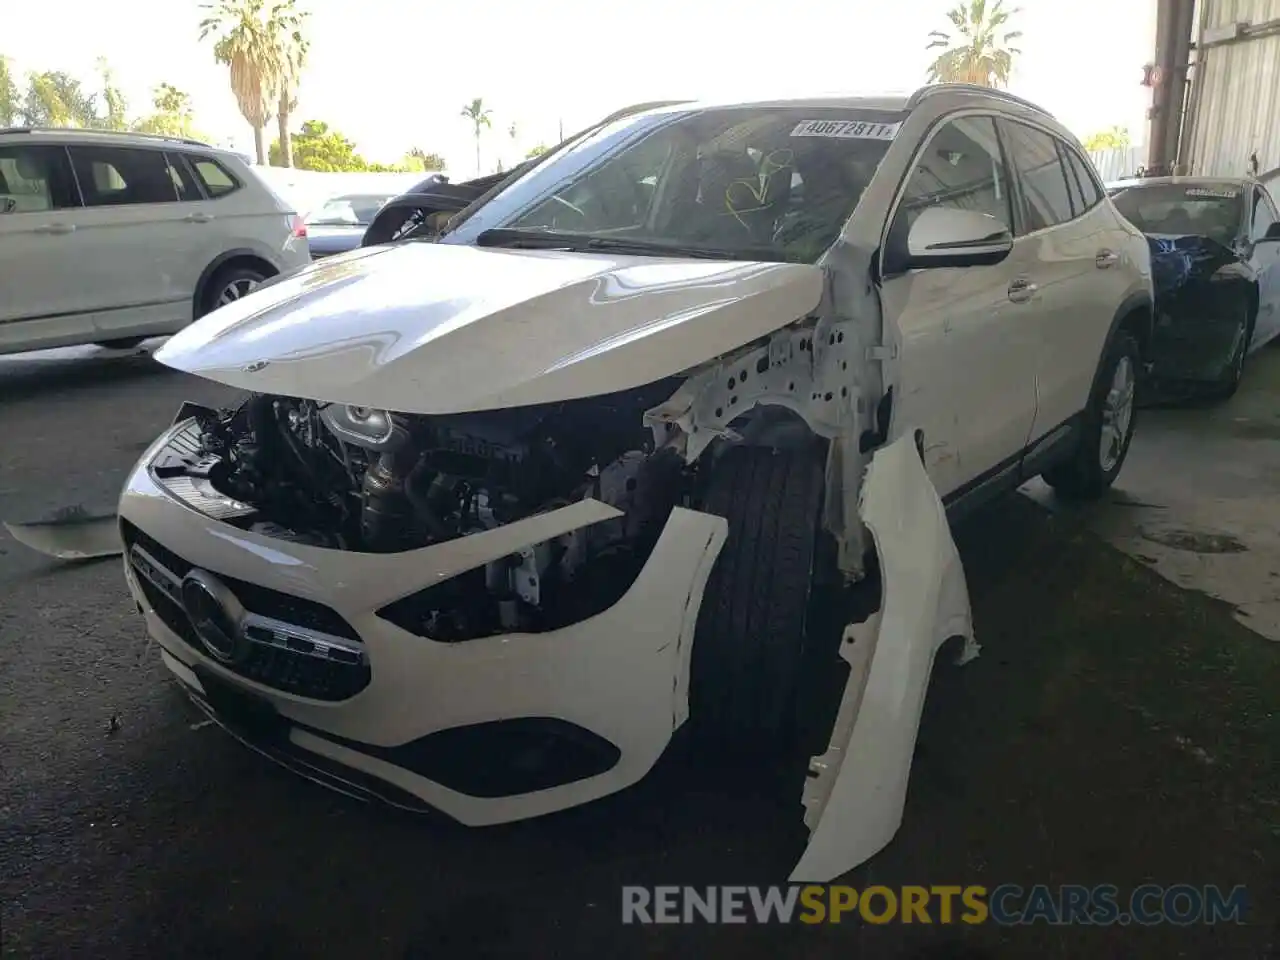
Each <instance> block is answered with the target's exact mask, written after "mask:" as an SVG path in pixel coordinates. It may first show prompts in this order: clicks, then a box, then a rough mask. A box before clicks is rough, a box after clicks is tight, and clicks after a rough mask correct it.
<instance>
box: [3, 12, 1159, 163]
mask: <svg viewBox="0 0 1280 960" xmlns="http://www.w3.org/2000/svg"><path fill="white" fill-rule="evenodd" d="M72 2H73V9H68V8H66V7H64V8H63V14H62V15H61V16H62V17H63V19H64V21H65V22H67V23H74V24H75V29H74V30H53V29H50V28H49V19H48V9H47V8H45V7H43V6H42V5H41V4H30V3H27V4H6V5H5V13H4V16H3V18H0V23H2V24H3V29H0V54H5V55H7V56H10V57H12V58H13V59H14V60H15V66H16V67H17V69H18V71H19V72H22V71H25V70H33V69H34V70H52V69H61V70H66V71H68V72H70V73H72V74H74V75H77V76H79V77H81V78H82V79H84V80H85V81H94V63H95V61H96V59H97V58H98V57H99V56H105V57H107V58H108V60H109V61H110V63H111V65H112V66H113V67H114V69H115V71H116V75H117V82H118V83H119V84H120V85H121V87H122V88H123V89H124V92H125V94H126V96H127V97H128V99H129V105H130V108H131V110H132V111H133V112H135V113H142V112H143V111H144V110H145V109H146V108H147V107H149V106H150V100H151V95H150V91H151V88H152V87H153V86H155V85H156V84H157V83H159V82H161V81H166V82H169V83H172V84H174V85H175V86H177V87H179V88H180V89H183V90H186V91H188V92H189V93H190V94H191V95H192V98H193V101H194V104H195V108H196V117H197V122H198V125H199V127H200V129H201V130H202V131H204V132H205V133H206V134H207V135H209V136H211V137H215V138H217V139H218V141H219V142H230V143H232V144H234V145H235V146H236V147H237V148H239V149H241V150H244V151H246V152H250V151H251V147H252V143H253V141H252V135H251V132H250V130H249V128H248V126H247V124H245V122H244V121H243V119H241V117H240V114H239V112H238V111H237V109H236V104H235V99H234V97H233V96H232V94H231V89H230V82H229V79H228V76H227V71H226V70H225V68H223V67H220V66H218V65H216V64H215V63H214V62H213V55H212V52H211V50H210V47H209V45H208V44H207V43H206V44H201V43H199V42H198V41H197V24H198V22H199V21H200V19H201V16H202V12H201V10H200V8H199V4H198V2H197V0H117V2H115V3H111V4H105V3H91V2H89V0H72ZM954 2H955V0H892V2H890V3H883V2H872V0H786V2H783V0H769V2H763V0H701V2H697V0H643V2H632V3H623V2H620V0H550V2H547V3H541V4H530V3H519V2H516V0H469V2H468V3H467V4H465V5H464V4H451V5H443V4H434V3H423V2H420V0H358V2H352V0H299V3H300V6H302V7H303V8H304V9H308V10H310V11H311V13H312V16H311V19H310V27H309V31H308V32H309V35H310V39H311V56H310V64H309V66H308V69H307V71H306V73H305V74H304V77H303V82H302V91H301V102H300V104H299V108H298V112H297V114H296V119H295V129H296V126H297V125H298V124H300V123H301V122H302V121H303V120H307V119H321V120H325V121H328V122H329V124H330V125H331V126H334V127H337V128H338V129H339V130H341V131H342V132H343V133H345V134H346V135H347V136H348V137H350V138H351V139H352V140H354V141H356V143H357V145H358V149H359V150H360V151H361V152H362V153H363V154H364V155H365V156H366V157H368V158H369V159H371V160H381V161H383V162H390V161H395V160H398V159H399V158H400V157H401V156H402V155H403V153H404V152H405V150H406V149H408V148H409V147H411V146H415V145H416V146H419V147H421V148H423V149H424V150H427V151H433V152H437V153H441V154H443V155H444V156H445V158H446V160H447V161H448V164H449V169H450V171H451V172H452V173H454V174H455V176H466V175H472V174H474V170H475V148H474V141H473V140H472V136H471V128H470V124H469V123H468V122H467V121H466V120H464V119H463V118H462V117H461V116H459V113H460V111H461V109H462V107H463V105H464V104H466V103H467V102H469V101H470V100H471V99H472V98H474V97H483V98H484V101H485V103H486V104H487V105H488V106H490V107H492V108H493V130H492V131H490V132H488V133H487V134H486V135H485V138H484V141H483V142H482V153H483V163H484V167H485V170H486V171H487V170H491V169H493V165H494V162H495V160H496V159H497V157H499V156H501V157H502V158H503V159H504V161H505V162H506V164H507V165H508V166H509V165H510V164H511V163H512V162H513V160H514V159H515V158H516V157H518V156H523V155H524V154H525V152H526V151H527V150H528V149H529V148H530V147H531V146H533V145H535V144H537V143H538V142H540V141H542V142H546V143H554V142H555V140H556V139H557V132H558V129H559V124H560V122H561V121H563V124H564V132H565V133H566V134H569V133H572V132H574V131H576V130H577V129H579V128H581V127H584V126H586V125H588V124H590V123H593V122H595V121H596V120H599V119H601V118H603V117H604V116H605V115H606V114H608V113H611V112H612V111H614V110H616V109H618V108H620V107H623V106H626V105H628V104H631V103H636V102H640V101H645V100H657V99H663V98H700V97H708V98H714V97H737V96H755V95H788V94H792V93H826V92H842V93H857V92H888V91H894V92H897V91H909V90H912V89H914V88H915V87H917V86H919V85H920V84H922V83H923V82H924V79H925V70H926V67H927V65H928V63H929V61H930V59H931V57H932V53H931V52H928V51H926V50H925V45H926V42H927V35H928V33H929V31H930V30H934V29H944V30H945V29H947V28H949V27H950V23H949V22H948V21H947V19H946V17H945V11H946V10H947V9H948V8H949V7H951V6H953V5H954ZM1015 4H1016V0H1012V2H1007V5H1010V6H1012V5H1015ZM1020 6H1021V8H1022V9H1021V12H1020V13H1018V14H1017V16H1016V19H1015V24H1014V25H1015V26H1016V27H1017V28H1018V29H1021V30H1022V31H1023V34H1024V36H1023V38H1022V40H1021V41H1020V46H1021V48H1022V51H1023V53H1022V56H1021V57H1019V58H1017V60H1016V64H1015V72H1014V77H1013V82H1012V83H1011V85H1010V89H1011V90H1012V91H1013V92H1014V93H1018V94H1021V95H1023V96H1025V97H1028V98H1030V99H1032V100H1035V101H1037V102H1039V103H1040V104H1041V105H1043V106H1044V107H1046V108H1047V109H1049V110H1050V111H1052V112H1053V113H1055V114H1056V115H1057V116H1058V118H1059V119H1060V120H1062V122H1064V123H1065V124H1066V125H1067V126H1069V127H1070V128H1072V129H1073V130H1074V131H1075V132H1076V133H1077V134H1078V135H1080V136H1084V135H1086V134H1088V133H1091V132H1093V131H1095V130H1100V129H1105V128H1107V127H1110V126H1112V125H1121V126H1127V127H1129V129H1130V131H1131V133H1132V135H1133V138H1134V140H1135V141H1136V142H1141V141H1144V140H1145V138H1146V129H1145V128H1146V122H1145V119H1144V115H1145V111H1146V107H1147V104H1148V102H1149V99H1148V95H1149V91H1148V90H1146V89H1144V88H1143V87H1141V86H1140V85H1139V80H1140V78H1141V66H1142V64H1143V63H1144V62H1146V61H1148V60H1149V59H1151V57H1152V53H1153V44H1154V36H1155V0H1073V2H1072V3H1064V2H1063V0H1021V4H1020ZM18 38H21V41H20V42H18ZM513 122H514V123H515V124H516V125H517V135H516V139H515V140H514V141H512V139H511V137H510V136H509V134H508V129H509V128H510V126H511V124H512V123H513Z"/></svg>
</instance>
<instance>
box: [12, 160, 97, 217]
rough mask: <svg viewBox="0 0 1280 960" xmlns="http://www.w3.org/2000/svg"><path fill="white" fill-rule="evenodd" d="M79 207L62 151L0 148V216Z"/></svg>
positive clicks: (68, 164) (69, 169)
mask: <svg viewBox="0 0 1280 960" xmlns="http://www.w3.org/2000/svg"><path fill="white" fill-rule="evenodd" d="M77 206H79V201H78V200H77V198H76V195H75V186H74V181H73V180H72V178H71V164H70V163H69V162H68V161H67V152H66V151H65V150H64V149H63V148H62V147H49V146H35V145H23V146H18V147H0V216H4V215H6V214H16V213H41V212H44V211H46V210H64V209H67V208H70V207H77Z"/></svg>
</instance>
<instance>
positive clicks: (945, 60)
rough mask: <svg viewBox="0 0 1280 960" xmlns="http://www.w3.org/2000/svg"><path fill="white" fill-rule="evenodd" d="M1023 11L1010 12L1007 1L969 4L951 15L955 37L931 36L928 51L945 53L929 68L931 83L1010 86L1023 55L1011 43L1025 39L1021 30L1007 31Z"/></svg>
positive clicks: (939, 32) (973, 0)
mask: <svg viewBox="0 0 1280 960" xmlns="http://www.w3.org/2000/svg"><path fill="white" fill-rule="evenodd" d="M1019 12H1021V10H1020V8H1015V9H1013V10H1006V9H1005V8H1004V0H995V2H994V3H991V4H988V3H987V0H969V2H968V3H964V2H961V3H959V4H957V5H956V6H955V7H953V8H952V9H951V10H949V11H948V12H947V19H949V20H950V21H951V23H952V25H954V27H955V30H956V32H955V35H954V36H953V35H952V34H949V33H946V32H944V31H942V30H934V31H932V32H931V33H930V34H929V45H928V47H926V48H925V49H927V50H933V49H936V48H939V47H940V48H942V49H943V51H944V52H943V53H940V54H939V55H938V58H937V59H936V60H934V61H933V63H932V64H930V66H929V82H930V83H937V82H942V83H976V84H978V85H979V86H983V87H1001V86H1007V85H1008V83H1009V74H1010V72H1011V71H1012V69H1013V57H1014V55H1016V54H1020V53H1022V51H1021V50H1019V49H1018V48H1017V47H1012V46H1010V45H1009V44H1010V42H1011V41H1014V40H1017V39H1018V38H1019V37H1020V36H1022V31H1021V30H1006V29H1005V27H1006V26H1007V24H1008V22H1009V18H1010V17H1011V16H1013V15H1014V14H1016V13H1019Z"/></svg>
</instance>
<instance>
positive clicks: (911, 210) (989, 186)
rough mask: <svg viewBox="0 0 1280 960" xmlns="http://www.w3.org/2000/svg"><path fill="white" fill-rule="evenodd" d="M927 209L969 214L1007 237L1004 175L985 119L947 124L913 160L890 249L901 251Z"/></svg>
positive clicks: (1008, 224)
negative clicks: (996, 225) (993, 223)
mask: <svg viewBox="0 0 1280 960" xmlns="http://www.w3.org/2000/svg"><path fill="white" fill-rule="evenodd" d="M929 207H949V208H952V209H955V210H973V211H976V212H978V213H985V214H987V215H989V216H992V217H995V218H996V219H997V220H999V221H1000V222H1001V223H1003V224H1004V225H1005V226H1006V227H1008V228H1009V231H1010V232H1012V231H1013V214H1012V208H1011V206H1010V202H1009V172H1008V170H1007V169H1006V167H1005V162H1004V157H1003V156H1002V154H1001V151H1000V142H999V140H998V139H997V137H996V128H995V123H994V121H993V120H992V119H991V118H990V117H962V118H960V119H957V120H950V121H948V122H947V123H946V124H945V125H944V126H943V127H941V128H940V129H939V130H938V132H937V133H936V134H935V135H934V136H933V138H932V139H931V140H930V141H929V142H928V145H927V146H926V147H925V148H924V151H923V152H922V153H921V154H920V155H919V156H918V157H917V159H916V166H915V169H914V170H912V172H911V176H910V178H909V179H908V180H907V185H906V188H905V190H904V191H903V194H902V201H901V203H900V204H899V206H898V212H897V214H896V215H895V217H894V221H893V228H892V230H891V231H890V236H891V239H890V246H894V247H900V248H901V249H904V250H905V248H906V238H907V235H908V234H909V233H910V231H911V226H912V224H914V223H915V221H916V218H917V217H918V216H919V215H920V213H921V211H923V210H925V209H927V208H929Z"/></svg>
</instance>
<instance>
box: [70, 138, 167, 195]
mask: <svg viewBox="0 0 1280 960" xmlns="http://www.w3.org/2000/svg"><path fill="white" fill-rule="evenodd" d="M71 163H72V165H73V166H74V168H75V171H76V179H77V180H78V181H79V183H80V194H81V196H83V197H84V205H85V206H86V207H112V206H120V205H122V204H137V203H173V202H174V201H176V200H177V199H178V191H177V189H176V188H175V186H174V182H173V178H172V177H171V176H170V173H169V164H168V161H167V160H165V155H164V154H163V153H161V152H160V151H159V150H139V149H133V148H128V147H72V148H71Z"/></svg>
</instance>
